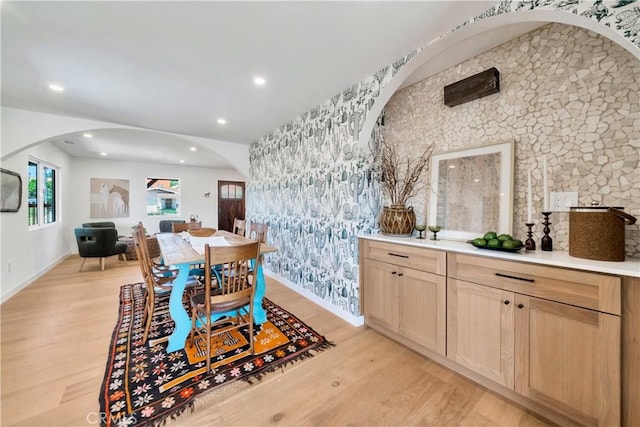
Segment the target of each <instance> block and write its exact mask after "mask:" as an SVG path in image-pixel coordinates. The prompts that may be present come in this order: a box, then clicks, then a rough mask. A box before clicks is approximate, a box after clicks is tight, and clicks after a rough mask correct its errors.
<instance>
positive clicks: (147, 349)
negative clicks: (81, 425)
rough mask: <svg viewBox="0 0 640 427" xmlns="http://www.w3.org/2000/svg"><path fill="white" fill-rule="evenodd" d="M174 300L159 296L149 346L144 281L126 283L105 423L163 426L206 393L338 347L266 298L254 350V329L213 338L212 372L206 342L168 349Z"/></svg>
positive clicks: (105, 388)
mask: <svg viewBox="0 0 640 427" xmlns="http://www.w3.org/2000/svg"><path fill="white" fill-rule="evenodd" d="M168 299H169V295H168V294H167V295H163V296H160V297H159V298H157V303H156V310H155V312H154V319H153V322H152V324H151V329H150V332H149V340H148V341H147V343H142V334H143V331H144V329H143V326H144V323H143V311H144V288H143V285H142V284H140V283H138V284H133V285H125V286H122V287H121V288H120V313H119V316H118V323H117V325H116V328H115V331H114V333H113V337H112V339H111V345H110V347H109V359H108V362H107V369H106V373H105V377H104V381H103V383H102V388H101V392H100V398H99V401H100V413H101V416H102V425H104V426H134V425H135V426H145V425H158V424H161V423H162V421H163V420H165V419H166V418H168V417H171V418H175V417H176V416H178V415H179V414H181V413H182V412H183V411H184V410H185V409H191V410H193V403H194V400H195V398H196V397H197V396H198V395H200V394H203V393H205V392H208V391H211V390H214V389H216V388H219V387H221V386H223V385H225V384H228V383H230V382H233V381H236V380H245V381H249V382H251V380H252V379H260V378H261V377H262V376H263V375H264V374H265V373H267V372H271V371H274V370H276V369H277V368H279V367H282V366H284V365H286V364H288V363H292V362H294V361H296V360H300V359H303V358H307V357H311V356H312V354H311V353H310V351H311V350H313V351H321V350H325V349H327V348H329V347H330V346H332V345H333V344H332V343H330V342H328V341H327V340H326V339H325V338H324V337H323V336H321V335H319V334H318V333H317V332H315V331H314V330H313V329H311V328H310V327H309V326H307V325H305V324H304V323H303V322H301V321H300V320H299V319H297V318H296V317H295V316H294V315H292V314H291V313H288V312H287V311H285V310H284V309H282V308H280V307H278V306H277V305H276V304H274V303H273V302H271V301H269V300H268V299H267V298H265V299H264V300H263V306H264V308H265V309H266V311H267V322H265V323H264V324H263V325H262V326H261V327H258V328H257V332H256V340H255V342H254V347H255V354H254V355H253V356H251V355H250V354H249V353H248V348H249V342H248V337H249V333H248V328H247V329H246V330H242V331H241V332H238V331H237V330H236V331H231V332H229V333H225V334H223V335H220V336H217V337H213V338H212V344H213V345H212V353H213V358H212V368H213V370H212V373H210V374H207V372H206V356H205V355H206V344H205V341H204V340H200V339H198V338H196V339H195V340H194V341H195V342H191V340H190V339H187V345H186V346H185V350H180V351H176V352H173V353H167V352H166V347H167V337H168V336H169V335H170V334H171V332H173V328H174V324H173V321H172V320H171V317H170V315H169V313H168V311H167V310H166V307H167V304H168ZM254 332H255V331H254ZM203 349H204V350H203Z"/></svg>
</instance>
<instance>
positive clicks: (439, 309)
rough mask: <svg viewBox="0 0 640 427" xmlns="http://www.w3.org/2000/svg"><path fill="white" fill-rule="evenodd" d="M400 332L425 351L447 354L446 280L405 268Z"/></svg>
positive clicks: (400, 282)
mask: <svg viewBox="0 0 640 427" xmlns="http://www.w3.org/2000/svg"><path fill="white" fill-rule="evenodd" d="M398 276H399V277H398V294H399V298H398V300H399V306H400V307H402V309H401V310H399V313H398V332H399V334H400V335H401V336H403V337H405V338H407V339H409V340H411V341H412V342H414V343H415V344H417V345H418V346H420V347H421V348H424V349H426V350H430V351H433V352H436V353H438V354H441V355H443V356H444V354H445V342H446V341H445V334H446V303H447V301H446V278H445V277H444V276H438V275H435V274H431V273H425V272H424V271H419V270H414V269H411V268H405V269H403V270H401V271H400V272H399V273H398Z"/></svg>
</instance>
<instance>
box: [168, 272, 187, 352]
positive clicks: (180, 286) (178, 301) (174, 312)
mask: <svg viewBox="0 0 640 427" xmlns="http://www.w3.org/2000/svg"><path fill="white" fill-rule="evenodd" d="M189 268H190V264H179V265H178V276H177V277H176V280H175V281H174V282H173V287H172V289H171V296H169V313H170V314H171V318H172V319H173V321H174V322H175V325H176V327H175V329H174V330H173V333H172V334H171V335H170V336H169V345H168V346H167V353H171V352H174V351H178V350H182V349H183V348H184V345H185V342H186V341H187V336H188V335H189V332H190V331H191V318H190V317H189V314H188V313H187V311H186V310H185V309H184V306H183V305H182V296H183V295H184V289H185V287H186V285H187V280H188V279H189Z"/></svg>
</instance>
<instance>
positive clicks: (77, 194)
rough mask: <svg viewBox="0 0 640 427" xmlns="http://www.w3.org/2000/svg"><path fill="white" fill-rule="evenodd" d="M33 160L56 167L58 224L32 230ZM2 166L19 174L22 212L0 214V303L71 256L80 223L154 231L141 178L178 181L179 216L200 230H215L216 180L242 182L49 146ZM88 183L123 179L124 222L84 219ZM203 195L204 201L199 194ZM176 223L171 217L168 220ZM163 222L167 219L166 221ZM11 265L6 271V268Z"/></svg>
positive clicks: (212, 172)
mask: <svg viewBox="0 0 640 427" xmlns="http://www.w3.org/2000/svg"><path fill="white" fill-rule="evenodd" d="M29 156H33V157H36V158H38V159H40V160H42V161H45V162H47V163H51V164H53V165H55V166H57V167H59V168H60V169H59V178H60V185H59V190H60V192H59V195H58V197H59V203H60V205H59V212H58V214H59V216H58V219H59V221H58V222H57V223H56V224H52V225H48V226H45V227H42V228H39V229H36V230H29V229H28V226H27V208H26V203H27V197H26V190H27V187H26V181H27V161H28V158H29ZM2 167H3V168H5V169H9V170H12V171H16V172H19V173H20V175H21V176H22V180H23V189H22V193H23V194H22V207H21V208H20V211H19V212H17V213H8V212H3V213H2V214H0V230H1V236H0V239H1V246H0V247H1V252H0V266H1V269H2V276H1V277H2V282H1V284H0V289H1V292H2V301H3V302H4V301H6V300H7V299H8V298H10V297H11V296H12V295H14V294H15V293H17V292H18V291H19V290H20V289H22V288H23V287H25V286H27V285H28V284H29V283H31V282H32V281H34V280H35V279H37V278H38V277H39V276H41V275H42V274H44V273H45V272H46V271H47V270H49V269H50V268H51V267H53V266H54V265H55V264H57V263H58V262H59V261H61V260H62V259H63V258H64V257H65V256H67V255H69V254H70V253H77V252H78V248H77V245H76V241H75V237H74V235H73V229H74V228H75V227H78V226H81V225H82V223H83V222H90V221H113V222H115V223H116V227H117V228H118V231H119V233H120V234H130V233H131V227H132V226H133V225H134V224H136V223H138V221H142V222H143V223H144V225H145V227H146V228H147V230H148V231H149V233H155V232H157V231H159V229H158V222H159V221H160V219H161V218H158V217H147V215H146V199H145V197H146V191H145V189H146V182H145V179H146V178H147V177H163V178H179V179H180V180H181V186H182V192H181V204H182V208H181V215H180V218H183V219H188V218H189V215H191V214H195V215H198V217H199V219H200V220H201V221H202V222H203V225H204V226H213V227H217V225H218V212H217V200H218V186H217V183H218V180H231V181H244V178H243V177H242V175H241V174H240V173H238V172H237V171H235V170H216V169H208V168H198V167H188V166H167V165H160V164H152V163H134V162H119V161H114V160H92V159H80V158H71V157H69V156H68V155H67V154H66V153H64V152H62V151H61V150H59V149H58V148H57V147H55V146H54V145H52V144H50V143H43V144H40V145H38V146H35V147H32V148H29V149H27V150H25V151H21V152H20V153H18V154H16V155H14V156H12V157H10V158H8V159H5V160H3V161H2ZM90 178H117V179H128V180H129V186H130V187H129V190H130V202H129V205H130V206H129V217H128V218H98V219H96V218H94V219H92V218H90V217H89V209H90V191H89V183H90ZM207 192H209V193H210V196H209V197H204V194H205V193H207ZM173 218H177V217H173ZM166 219H169V218H166ZM9 263H11V271H9V269H8V264H9Z"/></svg>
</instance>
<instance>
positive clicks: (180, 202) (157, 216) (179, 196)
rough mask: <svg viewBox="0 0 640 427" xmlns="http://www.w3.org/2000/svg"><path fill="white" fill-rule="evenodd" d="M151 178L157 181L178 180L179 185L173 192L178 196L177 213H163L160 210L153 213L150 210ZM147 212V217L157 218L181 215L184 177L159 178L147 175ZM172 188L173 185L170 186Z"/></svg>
mask: <svg viewBox="0 0 640 427" xmlns="http://www.w3.org/2000/svg"><path fill="white" fill-rule="evenodd" d="M150 180H155V181H169V182H172V181H176V182H177V183H178V185H177V187H176V188H177V189H178V190H177V191H175V190H173V193H174V194H175V195H176V196H177V197H175V198H174V199H175V202H176V203H175V204H176V209H175V211H176V212H175V213H161V212H160V211H158V212H157V213H153V212H149V181H150ZM160 188H164V187H160ZM145 189H146V190H145V214H146V216H147V217H155V218H167V217H174V218H175V217H180V215H181V212H182V178H180V177H173V178H159V177H157V176H156V177H154V176H147V177H146V178H145ZM170 189H171V186H169V190H170Z"/></svg>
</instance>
